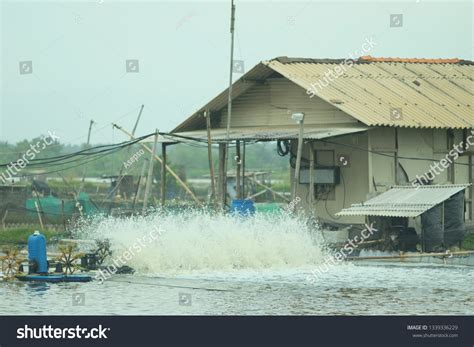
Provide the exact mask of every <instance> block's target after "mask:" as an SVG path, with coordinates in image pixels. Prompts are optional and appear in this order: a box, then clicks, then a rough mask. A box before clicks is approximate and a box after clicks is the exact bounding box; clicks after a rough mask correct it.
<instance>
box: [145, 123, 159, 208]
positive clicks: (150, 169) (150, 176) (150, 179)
mask: <svg viewBox="0 0 474 347" xmlns="http://www.w3.org/2000/svg"><path fill="white" fill-rule="evenodd" d="M157 142H158V129H156V131H155V142H153V150H152V152H151V157H150V164H149V165H148V177H147V179H146V187H145V197H144V198H143V209H142V214H143V215H144V214H145V212H146V205H147V203H148V195H149V194H150V189H151V185H152V183H153V156H154V155H155V152H156V144H157Z"/></svg>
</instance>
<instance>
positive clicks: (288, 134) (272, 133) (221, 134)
mask: <svg viewBox="0 0 474 347" xmlns="http://www.w3.org/2000/svg"><path fill="white" fill-rule="evenodd" d="M367 129H368V128H367V127H362V126H354V127H331V128H328V127H305V128H304V132H303V138H305V139H324V138H328V137H334V136H340V135H346V134H353V133H358V132H363V131H366V130H367ZM298 133H299V127H298V126H294V127H293V126H285V127H276V126H273V127H272V126H270V127H265V128H258V127H257V128H254V127H251V128H231V129H230V131H229V139H230V140H260V141H264V140H268V141H271V140H278V139H296V138H298ZM176 135H179V136H186V137H192V138H197V139H199V140H206V141H207V132H206V130H196V131H189V132H182V133H176ZM211 138H212V141H213V142H219V141H225V140H226V129H213V130H212V131H211ZM177 139H178V140H180V141H182V139H180V138H179V137H177Z"/></svg>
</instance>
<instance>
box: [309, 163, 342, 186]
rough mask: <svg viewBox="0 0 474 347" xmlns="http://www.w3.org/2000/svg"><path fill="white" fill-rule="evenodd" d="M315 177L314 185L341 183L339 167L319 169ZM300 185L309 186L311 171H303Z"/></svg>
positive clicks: (315, 170) (314, 173)
mask: <svg viewBox="0 0 474 347" xmlns="http://www.w3.org/2000/svg"><path fill="white" fill-rule="evenodd" d="M313 175H314V176H313V177H314V184H339V183H340V181H341V170H340V168H339V166H330V167H317V168H315V169H314V171H313ZM300 184H309V169H301V171H300Z"/></svg>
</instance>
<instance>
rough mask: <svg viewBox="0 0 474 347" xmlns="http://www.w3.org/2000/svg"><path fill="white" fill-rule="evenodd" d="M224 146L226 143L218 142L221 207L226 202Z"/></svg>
mask: <svg viewBox="0 0 474 347" xmlns="http://www.w3.org/2000/svg"><path fill="white" fill-rule="evenodd" d="M226 147H227V144H226V143H219V205H220V208H221V209H224V207H225V203H226V184H227V177H226V176H227V174H226V172H225V169H226V165H225V159H226Z"/></svg>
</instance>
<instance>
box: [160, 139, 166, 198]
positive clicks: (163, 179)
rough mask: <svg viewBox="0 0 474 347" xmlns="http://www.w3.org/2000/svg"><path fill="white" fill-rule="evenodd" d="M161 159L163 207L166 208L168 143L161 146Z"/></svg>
mask: <svg viewBox="0 0 474 347" xmlns="http://www.w3.org/2000/svg"><path fill="white" fill-rule="evenodd" d="M161 157H162V158H163V160H162V162H161V189H160V190H161V191H160V194H161V207H163V206H165V201H166V168H165V166H166V143H162V144H161Z"/></svg>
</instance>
